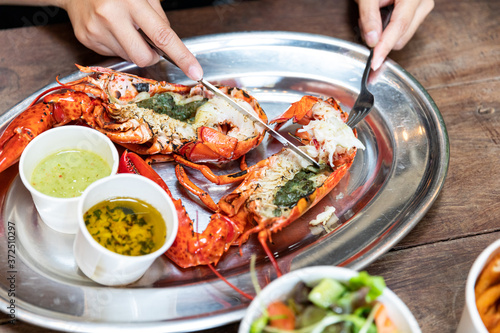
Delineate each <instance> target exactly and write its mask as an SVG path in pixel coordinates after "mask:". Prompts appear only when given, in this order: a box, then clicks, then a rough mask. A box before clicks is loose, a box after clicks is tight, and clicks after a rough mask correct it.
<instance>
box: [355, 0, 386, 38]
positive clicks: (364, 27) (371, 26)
mask: <svg viewBox="0 0 500 333" xmlns="http://www.w3.org/2000/svg"><path fill="white" fill-rule="evenodd" d="M357 2H358V6H359V22H360V28H361V33H362V34H363V39H364V40H365V43H366V45H368V46H369V47H374V46H375V45H377V43H378V41H379V39H380V34H381V33H382V20H381V17H380V7H379V2H378V1H373V0H358V1H357Z"/></svg>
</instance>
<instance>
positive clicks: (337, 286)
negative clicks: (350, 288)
mask: <svg viewBox="0 0 500 333" xmlns="http://www.w3.org/2000/svg"><path fill="white" fill-rule="evenodd" d="M346 290H347V288H346V287H345V286H344V285H343V284H342V283H340V282H338V281H336V280H333V279H328V278H327V279H323V280H321V281H320V282H319V283H318V285H317V286H316V287H314V288H313V289H312V290H311V292H310V293H309V296H308V299H309V301H311V302H312V303H313V304H314V305H316V306H319V307H320V308H323V309H327V308H328V307H329V306H330V305H332V304H333V303H335V301H337V300H338V299H339V298H340V296H342V294H343V293H344V292H345V291H346Z"/></svg>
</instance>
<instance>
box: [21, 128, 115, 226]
mask: <svg viewBox="0 0 500 333" xmlns="http://www.w3.org/2000/svg"><path fill="white" fill-rule="evenodd" d="M66 149H79V150H86V151H90V152H93V153H96V154H97V155H99V156H100V157H102V158H103V159H104V161H106V162H107V163H108V164H109V166H110V168H111V174H110V175H114V174H116V173H117V171H118V162H119V156H118V151H117V150H116V147H115V145H114V144H113V142H111V140H110V139H109V138H108V137H107V136H106V135H104V134H102V133H100V132H99V131H96V130H94V129H91V128H88V127H83V126H62V127H57V128H52V129H50V130H48V131H46V132H44V133H42V134H40V135H38V136H37V137H36V138H34V139H33V140H32V141H31V142H30V143H29V144H28V145H27V146H26V148H25V149H24V151H23V153H22V154H21V158H20V160H19V176H20V177H21V181H22V182H23V184H24V186H25V187H26V188H27V189H28V191H29V192H30V193H31V196H32V198H33V202H34V203H35V206H36V209H37V211H38V214H39V215H40V218H41V219H42V221H43V222H44V223H45V224H46V225H48V226H49V227H51V228H52V229H54V230H56V231H59V232H62V233H68V234H74V233H76V231H77V230H78V219H77V218H76V217H77V216H76V210H77V206H78V201H79V197H74V198H58V197H53V196H50V195H47V194H44V193H42V192H40V191H38V190H37V189H35V188H34V187H33V186H32V185H31V178H32V174H33V171H34V169H35V168H36V167H37V166H38V164H39V163H40V162H41V161H43V160H44V159H45V158H46V157H47V156H50V155H52V154H54V153H56V152H59V151H61V150H66Z"/></svg>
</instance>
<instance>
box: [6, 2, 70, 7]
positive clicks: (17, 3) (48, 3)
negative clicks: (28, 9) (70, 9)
mask: <svg viewBox="0 0 500 333" xmlns="http://www.w3.org/2000/svg"><path fill="white" fill-rule="evenodd" d="M65 1H66V0H0V5H14V6H16V5H19V6H56V7H63V3H64V2H65Z"/></svg>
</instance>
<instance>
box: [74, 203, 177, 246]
mask: <svg viewBox="0 0 500 333" xmlns="http://www.w3.org/2000/svg"><path fill="white" fill-rule="evenodd" d="M83 220H84V221H85V225H86V226H87V229H88V231H89V233H90V234H91V235H92V237H93V238H94V239H95V240H96V241H97V242H98V243H99V244H101V245H102V246H104V247H105V248H107V249H108V250H110V251H113V252H115V253H118V254H122V255H127V256H140V255H145V254H149V253H152V252H154V251H156V250H158V249H159V248H161V247H162V246H163V244H165V239H166V237H167V229H166V227H165V222H164V220H163V217H162V215H161V213H160V212H159V211H158V210H157V209H156V208H154V207H153V206H151V205H150V204H148V203H147V202H145V201H142V200H139V199H135V198H126V197H124V198H120V197H118V198H113V199H110V200H105V201H102V202H100V203H98V204H96V205H95V206H93V207H92V208H90V209H89V210H88V211H87V212H86V213H85V214H84V215H83Z"/></svg>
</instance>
